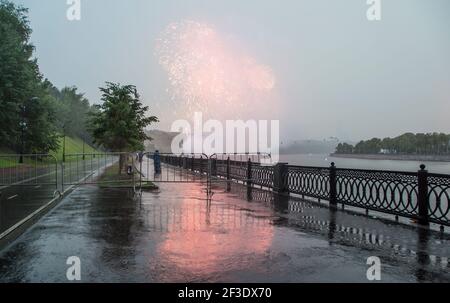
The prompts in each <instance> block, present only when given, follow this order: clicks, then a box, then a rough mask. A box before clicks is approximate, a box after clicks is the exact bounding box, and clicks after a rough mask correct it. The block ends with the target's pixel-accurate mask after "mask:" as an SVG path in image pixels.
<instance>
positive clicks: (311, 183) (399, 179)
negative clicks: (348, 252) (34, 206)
mask: <svg viewBox="0 0 450 303" xmlns="http://www.w3.org/2000/svg"><path fill="white" fill-rule="evenodd" d="M244 159H245V158H244ZM165 160H166V161H167V162H168V163H169V164H173V165H181V166H183V165H184V166H186V165H187V166H188V167H189V165H191V166H192V167H195V170H197V171H200V172H205V174H207V175H208V176H210V177H217V178H222V179H227V180H234V181H238V182H242V183H244V184H246V185H247V186H249V187H253V186H255V185H258V186H261V187H265V188H269V189H273V191H275V192H278V193H292V194H297V195H301V196H304V197H311V198H316V199H320V200H328V201H329V202H330V206H332V207H335V206H337V204H342V205H348V206H352V207H357V208H363V209H366V210H374V211H378V212H383V213H388V214H393V215H395V216H401V217H406V218H412V219H415V220H417V221H418V222H419V223H422V224H428V223H437V224H441V225H447V226H450V175H439V174H429V173H428V172H427V171H426V170H425V166H422V167H421V170H419V171H418V172H417V173H412V172H397V171H377V170H361V169H340V168H339V169H338V168H336V167H335V166H334V163H333V164H332V166H331V167H308V166H290V165H287V164H278V165H276V166H267V165H261V164H260V163H254V162H251V159H249V161H241V160H239V159H233V160H231V159H230V158H228V159H224V158H218V159H215V158H210V159H191V160H189V159H186V160H182V159H181V158H180V157H179V156H178V157H170V158H167V159H165ZM180 161H181V162H180ZM183 161H187V164H180V163H185V162H183ZM189 161H191V162H189ZM192 161H193V162H192Z"/></svg>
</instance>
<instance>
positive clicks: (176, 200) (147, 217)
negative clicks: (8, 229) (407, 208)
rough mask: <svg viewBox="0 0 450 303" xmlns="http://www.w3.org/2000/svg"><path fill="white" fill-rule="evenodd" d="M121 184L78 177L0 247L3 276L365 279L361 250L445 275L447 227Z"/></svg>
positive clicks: (394, 269) (402, 267)
mask: <svg viewBox="0 0 450 303" xmlns="http://www.w3.org/2000/svg"><path fill="white" fill-rule="evenodd" d="M160 187H161V188H160V191H158V192H152V193H144V195H143V197H142V199H136V198H135V197H133V194H132V193H131V192H130V191H127V190H106V189H99V188H97V187H96V186H83V187H81V188H79V189H77V190H75V191H74V192H73V193H72V194H71V195H70V196H68V197H67V198H66V199H65V200H64V201H63V202H62V203H61V204H60V205H59V206H58V207H57V208H55V209H54V210H53V211H52V212H51V213H49V214H48V215H46V216H45V217H43V218H42V219H41V220H40V221H39V222H38V223H37V224H36V225H35V226H34V227H33V228H32V229H30V230H29V231H28V232H26V233H25V234H24V235H22V236H21V237H20V238H19V239H17V240H16V241H15V242H14V243H13V244H12V245H11V246H9V247H7V248H6V249H5V250H3V251H2V252H0V282H67V280H66V270H67V268H68V265H66V260H67V258H68V257H70V256H78V257H79V258H80V259H81V278H82V282H367V279H366V271H367V269H368V265H367V264H366V262H367V258H368V257H370V256H378V257H380V258H381V261H382V281H383V282H396V281H404V282H417V281H446V282H450V273H449V265H448V259H447V257H448V256H449V255H450V245H449V244H450V239H449V236H440V235H439V234H435V233H431V234H427V233H418V232H417V230H416V229H414V228H410V227H408V226H403V225H397V224H395V223H392V222H390V223H387V222H383V221H380V220H376V219H372V218H367V217H364V216H355V215H352V214H349V213H346V212H341V211H338V212H331V211H330V210H329V209H328V208H325V207H321V206H320V205H317V204H310V203H307V202H301V201H296V200H290V201H276V200H275V199H274V197H273V196H272V195H271V194H270V193H267V192H264V191H256V190H255V191H254V192H253V194H252V199H253V200H252V201H247V200H246V199H247V192H246V190H245V188H244V187H242V186H240V185H233V188H232V191H231V192H229V193H228V192H226V191H225V190H224V188H223V184H221V185H216V186H215V187H214V192H215V194H214V196H213V199H212V201H210V203H208V201H207V200H206V199H205V197H206V196H205V193H204V190H205V188H204V185H200V184H160Z"/></svg>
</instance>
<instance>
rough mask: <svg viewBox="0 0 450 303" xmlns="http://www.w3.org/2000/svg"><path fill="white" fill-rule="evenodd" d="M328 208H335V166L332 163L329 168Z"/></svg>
mask: <svg viewBox="0 0 450 303" xmlns="http://www.w3.org/2000/svg"><path fill="white" fill-rule="evenodd" d="M330 206H331V207H333V208H336V207H337V183H336V166H335V163H334V162H332V163H331V166H330Z"/></svg>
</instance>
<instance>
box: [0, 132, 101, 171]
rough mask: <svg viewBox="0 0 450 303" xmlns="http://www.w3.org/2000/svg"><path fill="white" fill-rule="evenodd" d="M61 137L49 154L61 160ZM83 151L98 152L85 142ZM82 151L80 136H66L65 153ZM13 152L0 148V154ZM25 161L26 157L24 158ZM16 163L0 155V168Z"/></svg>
mask: <svg viewBox="0 0 450 303" xmlns="http://www.w3.org/2000/svg"><path fill="white" fill-rule="evenodd" d="M62 143H63V139H62V138H60V146H59V149H58V150H57V151H55V152H51V153H50V154H51V155H53V156H55V157H56V158H57V159H58V161H62V154H63V146H62ZM84 151H85V153H86V154H89V153H97V152H99V151H98V150H97V149H95V148H93V147H91V146H89V145H88V144H85V148H84ZM81 153H83V140H81V139H80V138H71V137H66V154H81ZM14 154H15V152H14V151H12V150H9V149H5V148H0V155H14ZM25 162H26V159H25ZM16 165H17V160H16V159H15V158H11V157H0V168H4V167H12V166H16Z"/></svg>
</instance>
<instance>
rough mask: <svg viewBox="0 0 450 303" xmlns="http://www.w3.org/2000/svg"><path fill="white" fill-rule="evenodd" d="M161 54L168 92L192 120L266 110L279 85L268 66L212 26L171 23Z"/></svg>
mask: <svg viewBox="0 0 450 303" xmlns="http://www.w3.org/2000/svg"><path fill="white" fill-rule="evenodd" d="M156 56H157V58H158V60H159V63H160V64H161V66H162V67H163V69H164V70H165V71H166V72H167V74H168V79H169V82H170V88H169V90H168V91H169V92H170V93H171V99H172V101H174V102H176V104H177V106H176V107H177V108H179V109H181V110H182V111H183V112H184V113H185V114H186V115H187V116H192V114H193V112H195V111H202V112H203V114H204V115H205V116H209V117H212V118H218V117H217V115H218V114H220V115H221V117H224V115H225V114H228V115H229V116H233V115H235V114H237V113H242V112H243V111H245V110H246V109H248V108H249V107H252V106H257V107H258V106H261V103H263V101H264V100H265V99H266V98H267V96H268V95H269V94H270V92H271V91H272V90H273V89H274V86H275V77H274V75H273V72H272V70H271V69H270V68H269V67H268V66H264V65H261V64H259V63H257V62H256V60H255V59H253V58H252V57H251V56H249V55H248V54H244V53H242V52H240V51H237V50H236V49H234V48H233V47H232V45H231V43H228V42H227V41H226V39H223V38H222V37H221V35H220V34H219V33H218V32H217V31H216V30H215V29H214V28H213V27H211V26H210V25H208V24H205V23H199V22H195V21H182V22H179V23H172V24H170V25H169V26H168V27H167V28H166V29H165V30H164V31H163V32H162V33H161V35H160V37H159V38H158V40H157V46H156Z"/></svg>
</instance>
